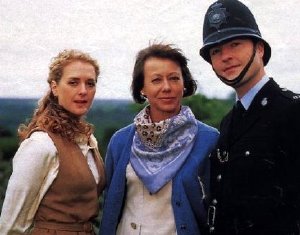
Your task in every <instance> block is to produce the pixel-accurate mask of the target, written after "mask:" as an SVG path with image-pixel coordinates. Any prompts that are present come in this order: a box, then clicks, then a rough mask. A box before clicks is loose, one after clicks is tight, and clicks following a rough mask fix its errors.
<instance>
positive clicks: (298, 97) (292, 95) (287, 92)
mask: <svg viewBox="0 0 300 235" xmlns="http://www.w3.org/2000/svg"><path fill="white" fill-rule="evenodd" d="M280 89H281V94H282V95H283V96H285V97H287V98H288V99H291V100H297V101H298V100H299V101H300V94H296V93H294V92H292V91H291V90H288V89H286V88H280Z"/></svg>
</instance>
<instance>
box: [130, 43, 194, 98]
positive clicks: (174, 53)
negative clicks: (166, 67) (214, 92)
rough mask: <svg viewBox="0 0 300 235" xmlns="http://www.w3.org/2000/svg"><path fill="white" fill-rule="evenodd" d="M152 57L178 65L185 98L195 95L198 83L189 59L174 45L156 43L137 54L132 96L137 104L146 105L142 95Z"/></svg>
mask: <svg viewBox="0 0 300 235" xmlns="http://www.w3.org/2000/svg"><path fill="white" fill-rule="evenodd" d="M150 57H156V58H163V59H169V60H172V61H174V62H175V63H177V64H178V65H179V66H180V68H181V72H182V76H183V80H184V88H185V92H184V94H183V97H186V96H190V95H193V94H194V93H195V91H196V90H197V84H196V81H195V80H194V79H193V77H192V74H191V72H190V70H189V68H188V66H187V62H188V59H187V58H186V57H185V56H184V54H183V53H182V51H181V50H180V49H178V48H176V47H174V45H173V44H162V43H156V44H151V45H150V46H148V47H146V48H144V49H142V50H140V51H139V52H138V53H137V56H136V60H135V65H134V69H133V73H132V82H131V94H132V97H133V99H134V101H135V102H136V103H140V104H142V103H144V102H145V100H146V99H145V97H144V96H142V95H141V90H142V89H143V87H144V65H145V62H146V60H147V59H149V58H150Z"/></svg>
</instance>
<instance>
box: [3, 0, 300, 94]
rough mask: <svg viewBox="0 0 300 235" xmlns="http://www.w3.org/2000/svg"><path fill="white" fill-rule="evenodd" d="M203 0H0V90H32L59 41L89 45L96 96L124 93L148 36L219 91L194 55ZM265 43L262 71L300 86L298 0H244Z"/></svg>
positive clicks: (208, 88)
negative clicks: (96, 70)
mask: <svg viewBox="0 0 300 235" xmlns="http://www.w3.org/2000/svg"><path fill="white" fill-rule="evenodd" d="M212 2H213V1H211V0H172V1H162V0H151V1H149V0H128V1H124V0H78V1H72V0H51V1H49V0H22V1H21V0H0V6H1V7H0V35H1V37H0V58H1V60H0V97H19V98H23V97H27V98H40V97H41V96H43V95H44V94H45V92H46V91H47V89H48V85H47V83H46V79H47V73H48V65H49V62H50V59H51V58H52V57H53V56H55V55H56V54H57V53H58V52H59V51H61V50H63V49H65V48H76V49H80V50H84V51H86V52H89V53H90V54H91V55H92V56H93V57H95V58H96V59H98V61H99V63H100V66H101V75H100V80H99V83H98V85H97V89H98V90H97V94H96V98H117V99H131V96H130V89H129V87H130V81H131V73H132V69H133V63H134V59H135V55H136V53H137V52H138V50H140V49H142V48H144V47H146V46H147V45H148V43H149V42H151V41H155V40H156V41H163V42H167V43H174V44H176V45H177V46H178V47H180V48H181V49H182V50H183V51H184V53H185V54H186V56H187V57H188V58H189V59H190V62H189V67H190V69H191V71H192V73H193V75H194V77H195V79H196V80H197V81H198V85H199V90H198V92H200V93H203V94H205V95H206V96H208V97H218V98H225V97H226V96H228V94H230V93H231V92H232V89H231V88H229V87H227V86H225V85H223V84H222V83H221V82H220V81H219V80H218V79H217V78H216V76H215V74H214V73H213V72H212V70H211V68H210V65H209V64H207V63H206V62H205V61H204V60H203V59H202V58H201V57H200V56H199V53H198V52H199V48H200V47H201V45H202V24H203V17H204V14H205V12H206V10H207V7H208V6H209V5H210V4H211V3H212ZM243 2H244V3H245V4H246V5H248V6H249V7H250V9H252V12H253V13H254V15H255V16H256V20H257V23H258V25H259V27H260V31H261V32H262V35H263V37H264V39H265V40H267V41H268V42H269V43H270V45H271V47H272V50H273V51H272V58H271V60H270V62H269V65H268V66H267V67H266V71H267V73H268V75H269V76H272V77H274V79H275V80H276V81H277V82H278V83H279V84H280V85H281V86H283V87H287V88H289V89H293V90H294V91H296V92H300V60H299V56H300V14H299V12H300V1H299V0H287V1H282V0H268V1H262V0H247V1H246V0H244V1H243Z"/></svg>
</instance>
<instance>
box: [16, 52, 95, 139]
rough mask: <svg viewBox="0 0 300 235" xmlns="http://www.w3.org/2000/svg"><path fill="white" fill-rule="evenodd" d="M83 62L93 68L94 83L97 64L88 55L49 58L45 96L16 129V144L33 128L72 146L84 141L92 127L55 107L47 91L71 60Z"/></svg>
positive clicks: (77, 53)
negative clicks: (28, 117) (53, 135)
mask: <svg viewBox="0 0 300 235" xmlns="http://www.w3.org/2000/svg"><path fill="white" fill-rule="evenodd" d="M78 60H79V61H83V62H86V63H89V64H91V65H92V66H93V67H94V68H95V73H96V81H97V78H98V76H99V74H100V68H99V65H98V62H97V61H96V60H95V59H93V58H92V57H91V56H90V55H89V54H87V53H84V52H82V51H79V50H74V49H72V50H64V51H62V52H60V53H59V54H58V55H57V56H56V57H54V58H52V60H51V63H50V65H49V74H48V79H47V81H48V84H49V87H50V88H49V90H48V92H47V94H46V95H45V96H44V97H43V98H42V99H40V100H39V102H38V106H37V108H36V109H35V111H34V113H33V116H32V118H31V120H30V121H29V123H28V124H21V125H20V126H19V128H18V135H19V138H20V141H23V140H24V139H26V138H27V137H28V136H29V135H30V134H31V132H32V131H33V130H34V129H42V130H46V131H50V132H52V133H56V134H59V135H61V136H62V137H65V138H67V139H68V140H69V141H72V142H74V143H78V142H82V141H86V140H87V139H88V138H89V137H90V135H91V134H92V133H93V131H94V127H93V125H92V124H90V123H88V122H86V121H85V120H84V119H83V118H79V117H77V116H74V115H73V114H72V113H70V112H69V111H67V110H65V109H64V108H63V107H62V106H60V105H59V104H58V99H57V97H55V96H54V95H53V93H52V90H51V82H52V81H56V83H59V81H60V80H61V77H62V75H63V69H64V67H65V66H66V65H68V64H70V63H71V62H73V61H78Z"/></svg>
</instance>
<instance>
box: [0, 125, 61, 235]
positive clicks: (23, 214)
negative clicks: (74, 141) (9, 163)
mask: <svg viewBox="0 0 300 235" xmlns="http://www.w3.org/2000/svg"><path fill="white" fill-rule="evenodd" d="M58 167H59V162H58V157H57V150H56V147H55V145H54V143H53V141H52V140H51V138H50V137H49V136H48V134H47V133H45V132H40V131H39V132H34V133H33V134H32V135H31V137H30V138H28V139H26V140H24V141H23V142H22V143H21V145H20V147H19V149H18V151H17V152H16V154H15V156H14V158H13V172H12V175H11V177H10V179H9V182H8V186H7V190H6V196H5V200H4V203H3V207H2V213H1V217H0V234H1V235H10V234H11V235H12V234H14V235H17V234H26V232H28V230H29V228H30V227H31V225H32V222H33V218H34V215H35V213H36V211H37V208H38V206H39V203H40V201H41V200H42V198H43V196H44V195H45V193H46V191H47V190H48V188H49V187H50V185H51V184H52V182H53V180H54V179H55V178H56V176H57V173H58Z"/></svg>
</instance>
